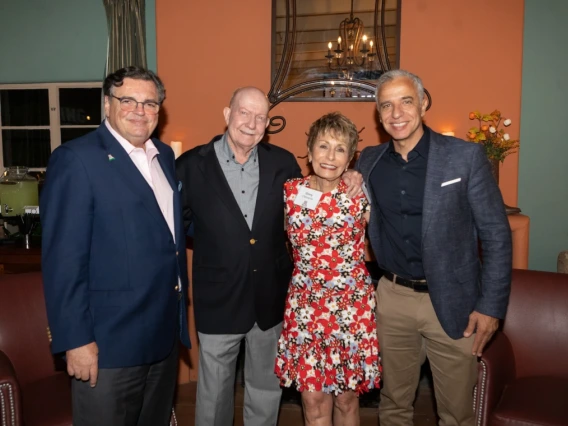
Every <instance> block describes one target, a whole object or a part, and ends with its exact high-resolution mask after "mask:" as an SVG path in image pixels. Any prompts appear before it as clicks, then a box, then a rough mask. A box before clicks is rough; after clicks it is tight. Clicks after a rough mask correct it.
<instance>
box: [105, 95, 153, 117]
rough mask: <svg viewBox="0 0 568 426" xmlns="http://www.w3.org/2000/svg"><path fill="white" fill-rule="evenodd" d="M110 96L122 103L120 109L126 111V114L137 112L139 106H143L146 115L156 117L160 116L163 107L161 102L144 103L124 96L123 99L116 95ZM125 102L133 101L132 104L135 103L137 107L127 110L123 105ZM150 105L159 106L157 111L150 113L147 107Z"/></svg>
mask: <svg viewBox="0 0 568 426" xmlns="http://www.w3.org/2000/svg"><path fill="white" fill-rule="evenodd" d="M109 96H111V97H113V98H114V99H116V100H118V102H119V103H120V109H121V110H123V111H126V112H132V111H136V110H137V109H138V104H142V109H143V110H144V112H145V113H146V114H152V115H155V114H158V113H159V112H160V108H161V106H162V104H161V102H154V101H142V102H138V101H137V100H136V99H133V98H131V97H129V96H122V97H120V98H119V97H118V96H114V95H109ZM123 101H131V102H134V103H135V104H136V105H135V106H134V108H132V109H126V108H125V105H124V104H123V103H122V102H123ZM150 104H152V105H156V106H157V109H156V111H148V110H147V109H146V106H147V105H150Z"/></svg>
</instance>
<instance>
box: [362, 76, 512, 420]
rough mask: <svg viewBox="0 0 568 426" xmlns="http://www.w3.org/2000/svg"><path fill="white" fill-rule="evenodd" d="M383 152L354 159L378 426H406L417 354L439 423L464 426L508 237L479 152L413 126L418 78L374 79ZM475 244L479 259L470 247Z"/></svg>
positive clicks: (499, 313) (505, 286)
mask: <svg viewBox="0 0 568 426" xmlns="http://www.w3.org/2000/svg"><path fill="white" fill-rule="evenodd" d="M376 100H377V109H378V112H379V117H380V121H381V123H382V125H383V127H384V129H385V130H386V132H387V133H388V134H389V135H390V136H391V137H392V140H391V141H390V142H389V143H386V144H382V145H379V146H374V147H369V148H366V149H365V150H363V152H362V153H361V156H360V159H359V161H358V169H359V171H360V172H361V173H362V174H363V178H364V181H365V183H366V185H367V188H368V195H369V197H370V199H371V203H372V209H371V219H370V222H369V239H370V242H371V245H372V247H373V251H374V253H375V257H376V258H377V262H378V265H379V266H380V267H381V269H382V270H383V271H384V275H383V277H382V278H381V280H380V281H379V285H378V288H377V294H376V296H377V329H378V333H379V344H380V345H381V357H382V363H383V387H382V390H381V402H380V406H379V417H380V422H381V424H385V425H396V426H398V425H412V424H413V423H412V421H413V420H412V419H413V407H412V404H413V401H414V396H415V392H416V387H417V385H418V380H419V377H420V365H421V364H422V363H423V362H424V360H425V358H426V356H427V357H428V359H429V361H430V365H431V367H432V374H433V377H434V387H435V396H436V400H437V408H438V415H439V416H440V425H443V426H446V425H462V426H463V425H473V424H474V412H473V388H474V385H475V382H476V373H477V366H476V364H477V356H479V355H481V352H482V350H483V348H484V346H485V344H486V343H487V342H488V341H489V339H490V338H491V336H492V335H493V333H494V332H495V330H496V329H497V326H498V321H499V319H500V318H503V317H504V315H505V312H506V309H507V303H508V299H509V291H510V279H511V262H512V247H511V232H510V228H509V223H508V221H507V217H506V214H505V209H504V205H503V200H502V197H501V193H500V191H499V188H498V186H497V184H496V182H495V180H494V178H493V176H492V174H491V171H490V165H489V162H488V161H487V158H486V156H485V153H484V150H483V146H482V145H477V144H473V143H468V142H465V141H462V140H460V139H457V138H451V137H446V136H443V135H440V134H438V133H436V132H434V131H433V130H431V129H429V128H428V127H426V126H425V125H423V123H422V117H423V116H424V113H425V111H426V106H427V100H426V99H425V97H424V88H423V86H422V82H421V80H420V78H418V77H417V76H415V75H414V74H411V73H409V72H407V71H403V70H394V71H389V72H387V73H385V74H383V75H382V76H381V77H380V78H379V80H378V82H377V96H376ZM479 243H480V244H481V253H482V254H481V256H480V254H479V253H480V250H479Z"/></svg>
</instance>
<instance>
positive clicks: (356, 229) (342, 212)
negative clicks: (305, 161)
mask: <svg viewBox="0 0 568 426" xmlns="http://www.w3.org/2000/svg"><path fill="white" fill-rule="evenodd" d="M309 182H310V178H309V176H308V177H305V178H299V179H292V180H289V181H287V182H286V183H285V184H284V200H285V202H286V218H287V232H288V237H289V239H290V242H291V244H292V248H293V256H294V273H293V274H292V280H291V283H290V288H289V290H288V296H287V299H286V311H285V313H284V323H283V329H282V334H281V336H280V340H279V341H278V354H277V357H276V366H275V372H276V375H277V376H278V377H279V378H280V383H281V384H282V385H283V386H286V387H291V386H292V385H295V386H296V389H297V390H298V391H300V392H302V391H306V390H307V391H323V392H325V393H333V394H335V395H337V394H339V393H342V392H345V391H346V390H352V391H355V392H356V393H357V394H360V393H362V392H366V391H368V390H369V389H372V388H378V387H379V380H380V376H381V366H380V359H379V343H378V340H377V333H376V325H375V297H374V288H373V285H372V282H371V278H370V276H369V273H368V271H367V269H366V268H365V263H364V247H365V242H364V240H365V225H366V222H365V219H364V218H363V214H364V213H365V212H366V211H367V210H368V209H369V204H368V201H367V199H366V198H365V196H363V195H361V196H360V197H356V198H355V199H350V198H348V197H347V195H346V194H345V191H346V186H345V184H344V183H343V181H341V182H340V183H339V185H338V186H337V188H335V189H334V190H333V191H331V192H328V193H324V194H323V195H322V196H321V198H320V200H319V203H318V204H317V206H316V208H315V209H314V210H309V209H307V208H303V207H301V206H298V205H295V204H294V200H295V198H296V195H297V194H298V188H299V187H300V186H307V187H309Z"/></svg>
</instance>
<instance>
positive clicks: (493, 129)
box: [489, 126, 497, 133]
mask: <svg viewBox="0 0 568 426" xmlns="http://www.w3.org/2000/svg"><path fill="white" fill-rule="evenodd" d="M489 131H490V132H491V133H495V132H496V131H497V129H496V128H495V127H493V126H491V127H490V128H489Z"/></svg>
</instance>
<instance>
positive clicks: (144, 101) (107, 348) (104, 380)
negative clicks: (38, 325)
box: [40, 67, 189, 426]
mask: <svg viewBox="0 0 568 426" xmlns="http://www.w3.org/2000/svg"><path fill="white" fill-rule="evenodd" d="M103 92H104V107H105V117H106V120H105V121H104V122H103V123H102V124H101V125H100V126H99V128H98V129H97V130H95V131H94V132H91V133H89V134H87V135H85V136H83V137H81V138H78V139H75V140H73V141H70V142H68V143H66V144H64V145H62V146H60V147H59V148H57V149H56V150H55V151H54V152H53V154H52V155H51V158H50V161H49V164H48V167H47V178H46V182H45V186H44V189H43V193H42V197H41V200H40V211H41V221H42V230H43V235H42V237H43V247H42V267H43V279H44V288H45V298H46V304H47V313H48V319H49V325H50V328H51V335H52V336H53V341H52V343H51V348H52V351H53V352H54V353H62V352H64V353H65V354H66V359H67V371H68V373H69V374H70V375H71V376H74V378H75V379H74V380H73V383H72V396H73V424H74V425H75V426H91V425H92V426H95V425H105V426H131V425H132V426H134V425H136V426H146V425H147V426H166V425H167V424H168V423H169V417H170V413H171V409H172V404H173V395H174V389H175V383H176V377H177V363H178V349H177V348H178V340H181V341H182V343H183V344H185V345H189V335H188V331H187V319H186V318H187V316H186V298H187V297H186V294H187V293H186V292H187V286H188V277H187V267H186V255H185V236H184V232H183V222H182V217H181V205H180V198H179V190H178V183H177V181H176V180H175V166H174V154H173V151H172V150H171V148H170V147H169V146H167V145H166V144H164V143H162V142H160V141H159V140H157V139H154V138H151V134H152V132H153V131H154V129H155V128H156V125H157V124H158V112H159V110H160V106H161V104H162V102H163V101H164V97H165V90H164V86H163V84H162V82H161V81H160V79H159V78H158V77H157V76H156V75H155V74H154V73H152V72H151V71H147V70H144V69H141V68H137V67H127V68H123V69H120V70H118V71H116V72H114V73H112V74H110V75H108V76H107V78H106V79H105V81H104V84H103Z"/></svg>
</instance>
